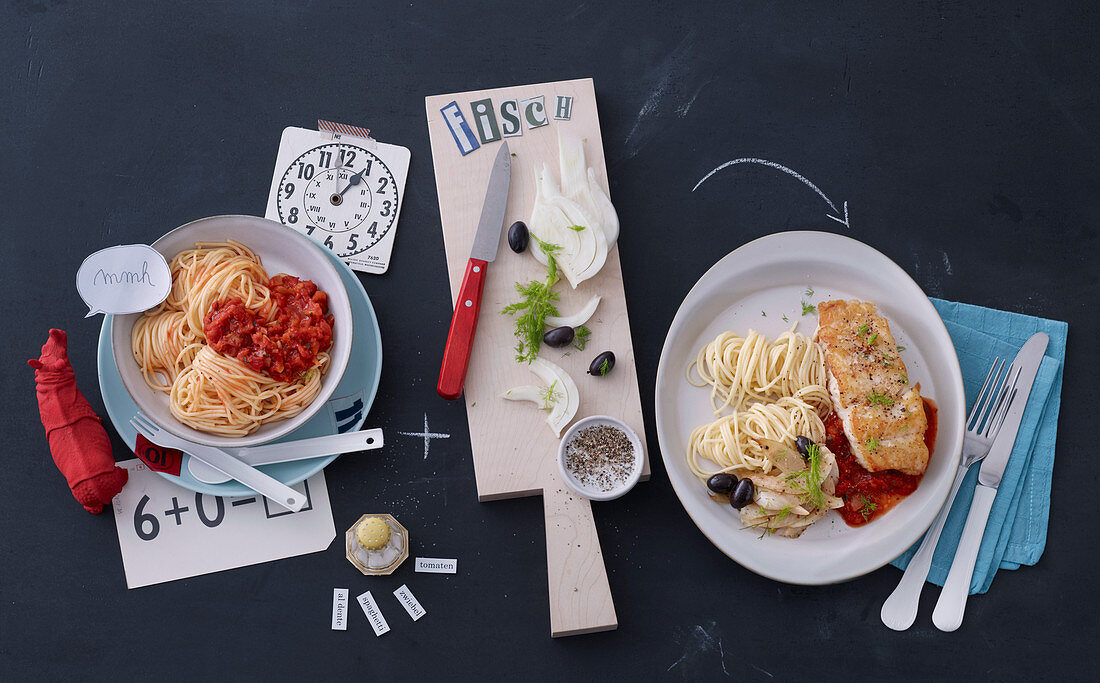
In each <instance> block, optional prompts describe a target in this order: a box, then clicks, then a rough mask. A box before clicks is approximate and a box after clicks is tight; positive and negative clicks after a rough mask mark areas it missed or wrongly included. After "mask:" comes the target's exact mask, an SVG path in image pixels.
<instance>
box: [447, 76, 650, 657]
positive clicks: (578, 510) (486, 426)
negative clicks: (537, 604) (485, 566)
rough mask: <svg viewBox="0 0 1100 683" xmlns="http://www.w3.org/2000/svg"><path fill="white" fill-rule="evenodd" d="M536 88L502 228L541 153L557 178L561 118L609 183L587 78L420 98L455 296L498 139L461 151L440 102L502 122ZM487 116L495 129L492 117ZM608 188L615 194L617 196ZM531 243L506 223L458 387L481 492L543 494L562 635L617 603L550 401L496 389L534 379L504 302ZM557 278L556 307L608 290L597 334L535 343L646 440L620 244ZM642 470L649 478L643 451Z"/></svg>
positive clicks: (604, 625)
mask: <svg viewBox="0 0 1100 683" xmlns="http://www.w3.org/2000/svg"><path fill="white" fill-rule="evenodd" d="M540 95H541V96H543V98H544V110H545V118H546V120H547V121H548V123H547V124H546V125H542V126H539V127H535V128H529V127H528V126H527V125H526V123H525V124H524V125H523V131H522V135H519V136H515V137H506V138H504V141H507V143H508V146H509V149H510V151H511V152H512V154H513V157H512V181H511V190H510V193H509V196H508V207H507V211H506V213H505V220H504V225H503V226H502V227H501V230H502V231H507V229H508V226H510V225H511V224H512V223H513V222H514V221H517V220H522V221H524V222H527V221H528V219H529V218H530V214H531V207H532V205H533V204H534V200H535V181H534V174H535V168H536V167H537V166H541V165H542V163H544V162H545V163H548V164H549V165H550V169H551V170H552V172H553V173H554V175H555V177H559V178H560V174H559V171H558V130H559V129H561V130H562V131H563V132H567V133H569V134H571V135H575V136H578V137H580V138H583V139H584V140H585V143H584V151H585V159H586V161H587V163H588V166H589V167H591V168H592V169H594V171H595V173H596V176H597V178H598V180H599V183H600V184H601V185H602V186H603V188H604V189H605V190H606V189H608V184H607V169H606V168H605V166H604V153H603V140H602V138H601V136H600V122H599V117H598V115H597V111H596V96H595V90H594V88H593V83H592V79H590V78H587V79H580V80H575V81H559V82H556V83H541V84H537V85H524V86H516V87H510V88H497V89H495V90H479V91H472V92H464V93H455V94H450V95H433V96H431V97H428V98H426V107H427V114H428V132H429V134H430V136H431V144H432V160H433V162H434V164H435V180H436V186H437V190H438V194H439V211H440V217H441V219H442V224H443V240H444V243H445V245H446V249H447V269H448V272H449V274H450V282H451V298H452V303H453V300H454V298H455V297H456V296H457V293H458V289H459V286H460V284H461V281H462V276H463V273H464V272H465V268H466V261H467V259H468V258H469V255H470V248H471V246H472V245H473V240H474V233H475V231H476V229H477V223H478V218H479V216H480V215H481V205H482V201H483V199H484V198H485V189H486V185H487V183H488V181H489V170H490V167H491V165H492V162H493V158H494V157H495V156H496V153H497V151H498V150H499V147H500V145H501V141H495V142H485V143H481V142H480V140H479V141H478V142H479V144H480V147H478V148H477V149H473V151H469V152H468V153H467V154H466V155H463V154H462V152H461V150H460V146H459V142H460V140H464V137H463V133H464V131H463V130H462V129H461V127H459V128H458V132H457V134H452V126H451V125H449V124H448V119H449V120H450V121H451V122H452V123H453V122H454V121H455V117H454V116H453V111H454V109H453V107H452V108H451V109H450V110H449V112H451V115H450V116H449V117H446V118H445V117H444V115H443V114H442V113H441V110H442V109H444V108H445V107H447V106H448V105H449V104H450V103H452V102H454V103H457V105H458V110H459V111H460V112H461V114H462V118H463V119H464V120H465V122H466V124H467V126H468V127H469V129H470V130H471V131H473V134H474V135H477V133H476V130H477V126H476V122H475V120H474V113H473V110H472V109H471V106H470V103H471V102H478V101H483V100H485V99H489V100H491V102H492V107H493V109H494V110H495V112H494V116H495V117H496V118H497V125H498V127H499V126H500V124H501V121H502V119H501V116H500V103H501V102H502V101H505V100H518V101H519V102H520V103H522V102H523V100H525V99H527V98H532V97H538V96H540ZM559 95H560V96H565V97H572V98H573V100H572V107H571V110H570V111H569V112H568V113H569V118H568V120H559V119H555V118H554V115H555V113H558V112H557V106H556V105H557V103H558V99H557V98H558V96H559ZM532 114H533V115H534V118H535V120H536V122H537V121H539V120H540V118H541V117H539V116H538V110H537V107H536V108H535V110H534V111H533V112H532ZM521 115H522V110H521ZM487 128H488V129H489V130H491V127H487ZM487 137H489V136H487ZM467 149H469V146H467ZM609 194H610V192H609ZM611 199H612V201H614V197H612V198H611ZM630 238H631V232H630V226H629V225H624V226H622V229H621V235H620V239H627V240H628V239H630ZM529 251H530V250H528V252H525V253H523V254H516V253H514V252H512V251H511V249H509V248H508V240H507V235H506V234H505V235H502V238H501V245H500V250H499V252H498V254H497V259H496V261H494V262H493V263H490V264H489V267H488V268H487V281H486V284H485V292H484V295H483V299H482V305H481V315H480V319H479V321H478V327H477V334H476V337H475V340H474V345H473V353H472V355H471V358H470V367H469V370H468V372H467V374H466V384H465V393H464V400H465V402H466V412H467V417H468V419H469V423H470V441H471V446H472V448H473V459H474V472H475V475H476V479H477V492H478V499H479V500H481V501H488V500H497V499H501V498H515V497H519V496H533V495H539V494H541V495H542V496H543V506H544V509H545V513H546V563H547V571H548V574H549V591H550V631H551V635H553V636H555V637H557V636H565V635H576V634H580V633H590V632H594V631H605V630H610V629H614V628H615V627H616V626H617V622H616V618H615V606H614V603H613V602H612V599H611V590H610V588H609V586H608V582H607V572H606V570H605V568H604V564H603V556H602V554H601V552H600V541H599V538H598V536H597V534H596V527H595V524H594V522H593V519H592V508H591V505H590V503H589V501H588V500H587V499H585V498H581V497H580V496H578V495H576V494H575V493H573V492H572V491H571V490H570V489H569V488H568V487H566V485H565V484H564V483H562V482H561V480H560V477H559V474H558V471H557V451H558V443H559V440H558V438H557V437H556V436H555V435H554V432H553V431H552V430H551V429H550V427H549V426H548V425H547V424H546V416H545V413H543V412H542V411H540V410H538V409H537V408H536V407H535V406H534V405H532V404H530V403H517V402H512V401H506V400H504V399H502V398H499V395H500V394H501V393H502V392H504V391H506V390H508V389H510V388H512V387H515V386H520V385H524V384H541V382H540V381H539V380H538V379H537V378H536V377H535V376H534V375H533V374H532V373H531V371H530V370H529V368H528V366H527V365H526V364H520V363H517V362H516V361H515V345H516V338H515V336H514V334H513V330H514V326H513V319H512V317H511V316H507V315H503V314H501V313H500V311H501V309H502V308H504V307H505V306H506V305H508V304H510V303H513V302H514V301H516V300H517V299H518V295H517V294H516V291H515V283H516V282H527V281H529V280H533V279H540V280H541V279H543V278H545V276H546V269H545V267H544V266H542V265H541V264H539V263H538V262H537V261H536V260H535V259H534V257H533V256H531V254H530V253H529ZM555 289H556V291H559V292H560V293H561V302H560V303H559V305H558V311H559V313H561V314H562V315H567V314H570V313H572V312H574V311H576V310H578V309H579V308H580V307H581V305H583V304H584V303H585V302H586V301H588V299H589V298H590V297H591V296H592V295H594V294H599V295H600V296H602V297H603V299H602V300H601V302H600V305H599V308H597V310H596V314H595V315H594V316H593V318H592V320H591V321H590V322H589V323H588V327H589V328H590V329H591V330H592V336H591V338H590V339H589V342H588V345H587V347H586V349H585V350H584V351H577V350H575V349H572V350H571V352H567V351H565V350H562V349H551V348H548V347H545V346H544V347H543V349H542V351H541V354H540V355H541V356H542V357H543V358H546V359H547V360H550V361H551V362H553V363H556V364H558V365H559V366H561V367H562V368H563V369H565V371H566V372H568V373H569V374H570V376H572V377H573V380H574V381H575V382H576V383H577V387H578V389H579V392H580V397H581V399H580V409H579V410H578V411H577V415H576V418H575V419H578V420H579V419H581V418H583V417H586V416H589V415H598V414H603V415H611V416H614V417H617V418H620V419H622V420H624V421H625V422H626V423H627V424H629V425H630V426H631V427H633V428H634V430H635V431H636V432H638V435H639V436H640V437H641V439H642V444H643V448H644V446H645V428H644V425H643V423H642V405H641V399H640V398H639V394H638V374H637V370H636V368H635V364H634V347H633V344H632V342H631V338H630V324H629V320H628V319H627V313H626V296H625V294H624V292H623V277H622V269H621V267H620V264H619V250H618V249H615V248H613V249H612V250H611V252H610V253H609V254H608V257H607V263H606V265H605V266H604V267H603V270H601V271H600V273H599V274H598V275H597V276H596V277H594V278H592V279H590V280H587V281H585V282H583V283H581V284H580V286H579V287H578V288H577V289H576V290H572V289H571V288H570V286H569V283H568V282H566V281H565V280H564V278H563V279H562V281H561V282H560V283H559V284H558V285H557V286H556V288H555ZM445 341H446V333H445V330H441V331H440V336H439V339H438V343H439V349H440V353H442V349H443V344H444V342H445ZM607 350H611V351H614V352H615V358H616V364H615V368H614V370H613V371H612V372H611V373H610V374H608V375H607V376H606V377H600V378H598V377H592V376H591V375H588V374H586V373H587V370H588V365H589V363H590V362H591V361H592V359H593V358H595V357H596V356H597V355H598V354H599V353H600V352H602V351H607ZM563 433H564V432H563ZM642 477H643V479H648V478H649V457H648V452H647V453H646V460H645V468H644V471H643V475H642Z"/></svg>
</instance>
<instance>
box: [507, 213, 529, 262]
mask: <svg viewBox="0 0 1100 683" xmlns="http://www.w3.org/2000/svg"><path fill="white" fill-rule="evenodd" d="M530 239H531V238H530V235H528V233H527V224H526V223H524V222H523V221H516V222H515V223H512V227H510V228H508V246H509V247H511V248H512V251H514V252H516V253H517V254H522V253H523V251H524V250H525V249H527V243H528V242H529V241H530Z"/></svg>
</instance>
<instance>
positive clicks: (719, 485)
mask: <svg viewBox="0 0 1100 683" xmlns="http://www.w3.org/2000/svg"><path fill="white" fill-rule="evenodd" d="M736 485H737V479H736V478H735V477H734V476H733V475H732V474H727V473H726V472H719V473H718V474H714V475H711V478H710V479H707V488H708V489H710V490H711V491H714V492H715V493H718V494H721V495H729V493H730V492H731V491H733V487H734V486H736Z"/></svg>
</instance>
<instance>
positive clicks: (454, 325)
mask: <svg viewBox="0 0 1100 683" xmlns="http://www.w3.org/2000/svg"><path fill="white" fill-rule="evenodd" d="M511 177H512V156H511V154H510V153H509V151H508V143H507V142H505V143H502V144H501V146H500V151H499V152H497V156H496V159H494V160H493V166H492V170H491V171H490V172H489V185H488V187H487V188H486V189H485V201H484V202H483V203H482V206H481V218H480V219H479V220H478V224H477V232H476V233H474V246H473V248H472V249H471V250H470V259H469V261H467V262H466V274H465V275H464V276H463V277H462V286H461V287H459V290H458V297H457V300H456V302H455V310H454V314H453V315H452V316H451V328H450V330H449V331H448V332H447V345H446V346H445V347H444V349H443V363H442V364H441V365H440V368H439V382H438V384H436V392H437V393H438V394H439V395H440V396H442V397H443V398H445V399H448V400H454V399H456V398H458V397H459V396H460V395H461V394H462V385H463V384H464V383H465V381H466V368H467V367H468V366H469V364H470V350H471V349H472V348H473V342H474V332H475V331H476V330H477V317H478V312H479V310H480V308H481V293H482V291H483V290H484V288H485V271H486V267H487V266H488V264H489V263H491V262H492V261H494V260H496V257H497V249H499V247H500V234H501V233H502V232H503V231H504V209H505V207H506V206H507V204H508V189H509V187H510V186H511Z"/></svg>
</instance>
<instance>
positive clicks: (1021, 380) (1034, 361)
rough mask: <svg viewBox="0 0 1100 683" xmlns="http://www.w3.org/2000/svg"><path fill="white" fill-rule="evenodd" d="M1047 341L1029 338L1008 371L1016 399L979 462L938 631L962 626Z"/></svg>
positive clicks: (936, 614)
mask: <svg viewBox="0 0 1100 683" xmlns="http://www.w3.org/2000/svg"><path fill="white" fill-rule="evenodd" d="M1049 341H1050V338H1049V337H1047V335H1045V334H1043V333H1042V332H1037V333H1036V334H1034V335H1032V337H1031V339H1028V340H1027V343H1026V344H1024V346H1023V348H1022V349H1020V352H1019V353H1018V354H1016V358H1015V360H1013V361H1012V366H1011V367H1010V368H1009V370H1010V371H1011V370H1013V369H1018V370H1019V372H1020V375H1019V377H1018V379H1017V380H1016V396H1015V397H1014V398H1013V399H1012V405H1011V407H1010V408H1009V410H1008V415H1007V416H1006V417H1005V422H1004V425H1003V426H1002V427H1001V431H1000V433H999V434H997V438H996V439H994V440H993V445H992V446H990V448H989V455H987V456H986V458H985V460H983V461H982V464H981V469H980V470H979V471H978V485H977V486H976V487H974V500H973V501H972V502H971V503H970V512H969V513H968V514H967V516H966V525H965V526H964V527H963V532H962V537H961V538H960V539H959V547H958V549H957V550H955V559H954V560H952V561H951V571H949V572H948V574H947V581H945V582H944V584H943V590H942V591H940V598H939V600H938V601H936V609H935V610H934V611H933V612H932V623H933V624H935V625H936V628H938V629H939V630H941V631H954V630H955V629H957V628H958V627H959V626H961V625H962V620H963V612H964V611H965V609H966V598H967V595H968V594H969V593H970V579H971V578H972V577H973V576H974V563H975V562H976V561H977V559H978V549H979V548H981V545H982V536H984V535H985V525H986V523H987V522H988V521H989V510H990V508H992V507H993V499H994V498H996V497H997V487H999V486H1000V484H1001V477H1002V476H1003V475H1004V472H1005V467H1006V466H1007V465H1008V458H1009V456H1010V455H1012V448H1013V446H1014V445H1015V444H1016V434H1017V433H1018V432H1019V431H1020V422H1021V421H1023V418H1024V408H1025V407H1027V399H1028V396H1029V395H1030V394H1031V387H1032V385H1033V384H1034V383H1035V375H1036V374H1037V373H1038V372H1039V364H1040V363H1042V362H1043V354H1044V353H1045V352H1046V349H1047V342H1049Z"/></svg>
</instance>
